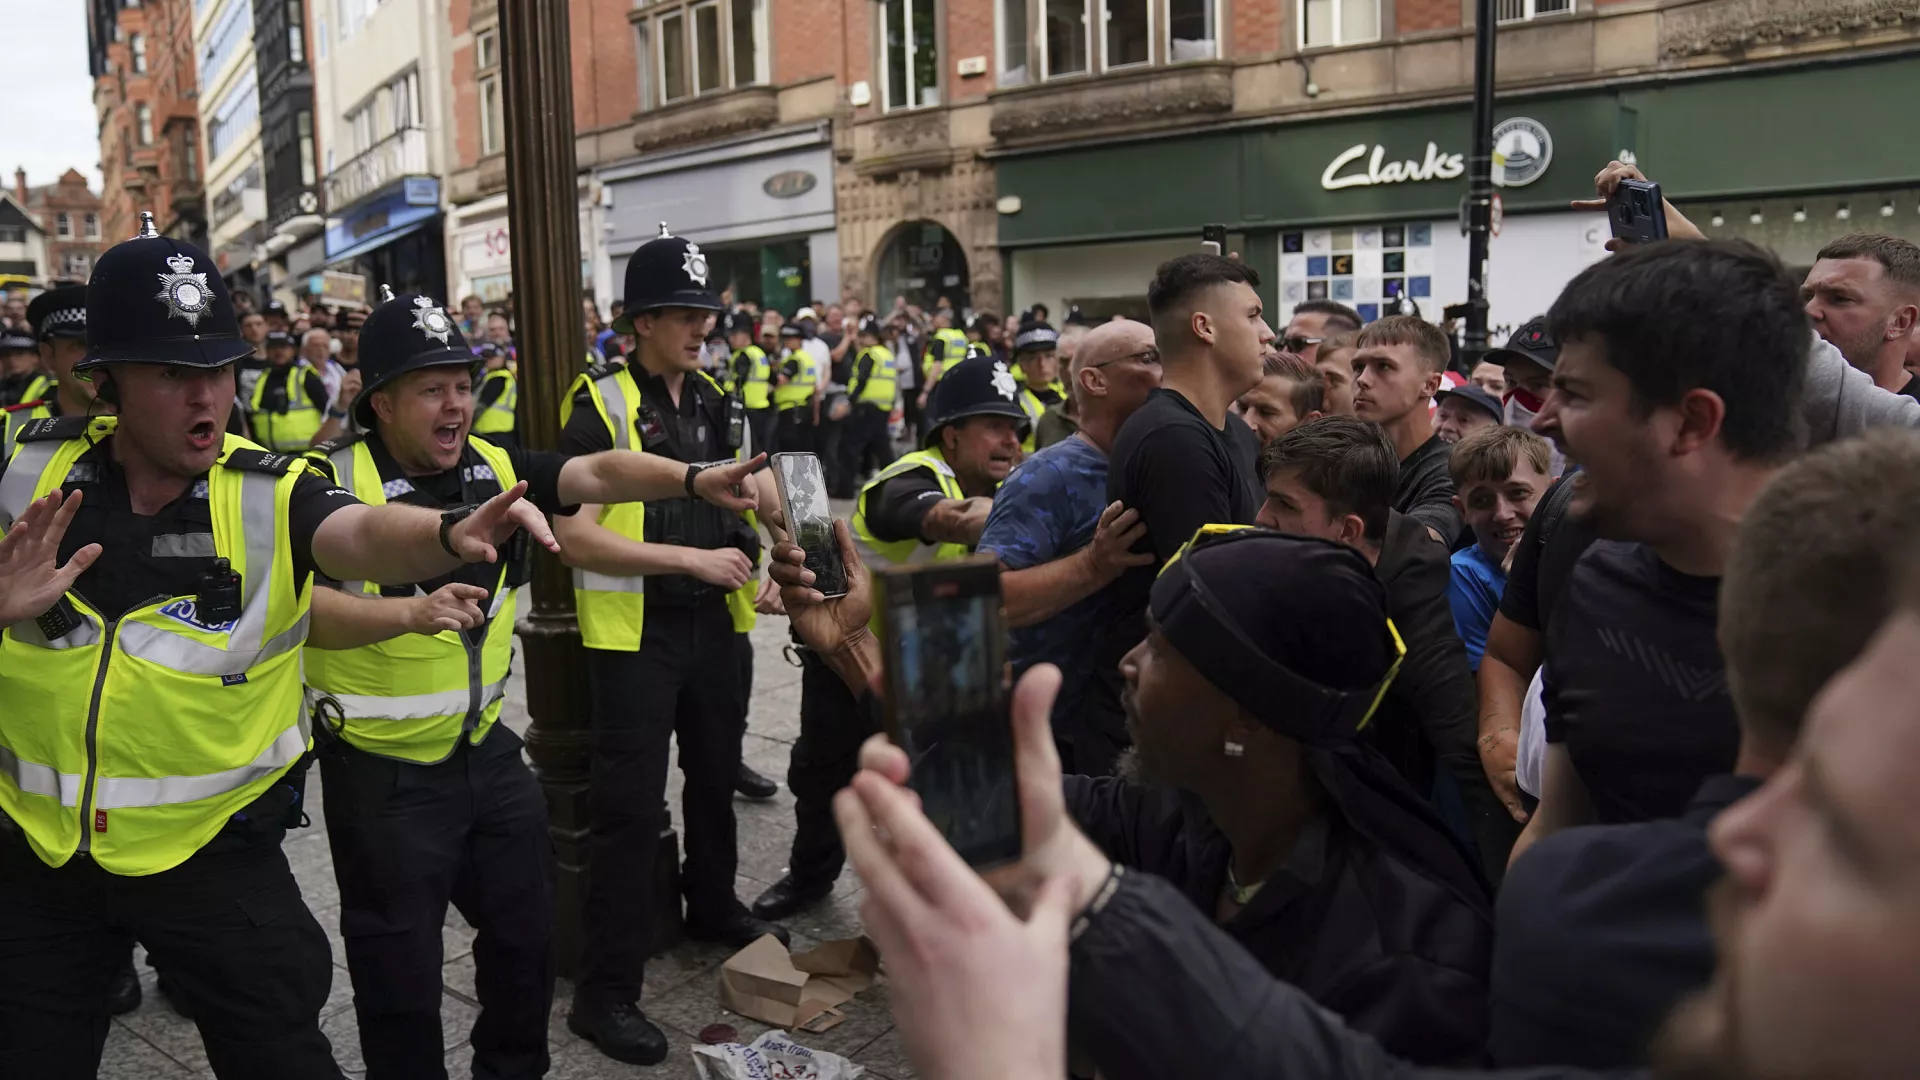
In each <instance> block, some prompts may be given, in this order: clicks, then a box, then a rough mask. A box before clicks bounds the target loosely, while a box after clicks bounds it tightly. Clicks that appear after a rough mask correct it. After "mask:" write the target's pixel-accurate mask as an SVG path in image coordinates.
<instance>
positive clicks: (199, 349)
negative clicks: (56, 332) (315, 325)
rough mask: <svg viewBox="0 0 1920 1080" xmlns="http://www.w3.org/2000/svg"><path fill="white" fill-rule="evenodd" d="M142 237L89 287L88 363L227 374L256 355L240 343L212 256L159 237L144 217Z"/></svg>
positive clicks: (106, 257) (112, 253) (119, 249)
mask: <svg viewBox="0 0 1920 1080" xmlns="http://www.w3.org/2000/svg"><path fill="white" fill-rule="evenodd" d="M140 219H141V229H140V235H139V236H136V237H134V238H133V239H131V240H125V241H122V242H121V243H118V244H115V245H114V246H112V247H110V248H108V249H107V250H106V252H105V253H104V254H102V255H101V256H100V259H99V261H98V262H96V263H94V266H93V280H91V281H89V282H88V283H87V355H86V357H85V358H84V359H82V360H81V361H80V362H79V363H78V364H75V365H74V367H73V369H74V370H75V371H76V372H84V371H89V370H92V369H93V368H95V367H98V366H100V365H102V364H124V363H142V364H172V365H177V366H180V367H196V368H217V367H225V366H226V365H228V364H231V363H233V362H234V361H235V360H238V359H240V358H241V357H243V356H246V355H248V354H250V353H252V352H253V346H252V345H249V344H247V342H246V340H245V339H243V338H242V337H241V336H240V321H239V319H238V318H236V317H235V316H234V313H233V297H232V296H231V295H230V294H229V293H228V292H227V283H226V281H225V279H223V278H221V276H220V271H219V269H218V268H217V267H216V266H215V265H214V262H213V260H212V259H211V258H209V257H208V256H207V253H206V252H204V251H201V250H200V249H199V248H197V247H195V246H193V245H192V244H189V243H187V242H186V241H184V240H176V239H174V238H173V237H171V236H161V235H160V232H159V230H158V229H155V228H154V226H153V215H152V214H149V213H146V212H144V211H143V212H142V213H141V214H140Z"/></svg>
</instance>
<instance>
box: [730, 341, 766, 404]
mask: <svg viewBox="0 0 1920 1080" xmlns="http://www.w3.org/2000/svg"><path fill="white" fill-rule="evenodd" d="M742 355H744V356H745V357H746V358H747V377H746V380H745V381H744V382H742V383H741V384H740V385H738V386H735V385H733V368H729V369H728V373H727V374H728V379H727V382H728V385H727V389H728V390H729V391H733V390H737V391H739V392H740V403H741V404H742V405H745V406H746V407H747V408H749V409H764V408H767V407H768V406H769V405H771V404H772V399H771V398H769V397H768V396H767V395H768V393H769V392H770V390H771V389H772V387H771V385H770V384H771V382H772V380H773V362H772V361H771V360H768V359H767V353H766V350H764V349H762V348H761V347H760V346H758V345H749V346H747V347H746V348H744V349H741V350H739V351H738V352H736V353H734V354H733V363H734V366H735V367H737V366H738V365H739V363H740V358H741V356H742Z"/></svg>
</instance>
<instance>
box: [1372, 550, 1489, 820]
mask: <svg viewBox="0 0 1920 1080" xmlns="http://www.w3.org/2000/svg"><path fill="white" fill-rule="evenodd" d="M1373 574H1374V576H1375V577H1377V578H1379V579H1380V584H1381V585H1382V586H1384V587H1385V588H1386V590H1387V615H1388V617H1389V618H1391V619H1392V620H1393V624H1394V626H1395V627H1397V628H1398V629H1399V631H1400V637H1401V639H1402V640H1403V641H1405V642H1406V646H1407V658H1406V659H1405V660H1403V661H1402V662H1401V664H1400V674H1399V675H1398V676H1396V677H1395V678H1394V680H1393V685H1392V686H1391V687H1389V688H1388V690H1387V697H1386V700H1385V701H1383V702H1381V705H1380V711H1379V713H1378V714H1376V716H1375V717H1374V721H1373V723H1372V724H1371V725H1369V726H1370V727H1372V728H1373V729H1374V733H1373V735H1372V740H1373V744H1374V746H1375V747H1376V748H1377V749H1379V751H1380V752H1381V753H1382V754H1385V755H1386V757H1387V760H1388V761H1391V762H1392V763H1393V765H1394V767H1395V768H1397V769H1399V770H1400V773H1401V775H1402V776H1405V777H1406V778H1407V782H1408V783H1409V784H1412V785H1413V787H1414V790H1416V791H1421V792H1425V791H1426V790H1427V785H1428V784H1430V783H1431V782H1432V772H1433V764H1434V761H1435V759H1436V758H1437V759H1438V760H1439V761H1440V762H1441V763H1443V764H1445V765H1446V767H1447V769H1448V771H1450V772H1452V773H1453V776H1454V779H1455V780H1457V781H1461V782H1463V783H1474V782H1478V783H1482V784H1484V783H1485V781H1486V776H1485V774H1484V773H1483V772H1482V771H1481V768H1480V751H1479V749H1478V748H1477V747H1476V745H1475V742H1476V740H1477V738H1478V736H1479V730H1480V697H1479V691H1478V689H1477V687H1476V686H1475V684H1474V679H1473V668H1472V667H1470V666H1469V665H1468V663H1467V650H1466V646H1464V645H1462V644H1460V635H1459V634H1458V633H1457V632H1456V631H1455V630H1454V627H1453V608H1452V606H1451V605H1450V604H1449V603H1448V602H1447V583H1448V582H1449V581H1450V580H1451V579H1452V575H1453V569H1452V563H1451V561H1450V556H1449V555H1448V553H1447V549H1446V548H1445V547H1443V546H1442V545H1440V544H1438V543H1435V542H1434V539H1433V537H1431V536H1429V535H1427V526H1426V525H1425V524H1423V523H1422V522H1421V521H1420V519H1418V518H1416V517H1413V516H1412V515H1409V514H1401V513H1398V512H1393V513H1389V514H1388V515H1387V535H1386V537H1385V538H1384V539H1383V540H1382V541H1381V544H1380V559H1379V561H1378V562H1376V563H1375V564H1374V567H1373Z"/></svg>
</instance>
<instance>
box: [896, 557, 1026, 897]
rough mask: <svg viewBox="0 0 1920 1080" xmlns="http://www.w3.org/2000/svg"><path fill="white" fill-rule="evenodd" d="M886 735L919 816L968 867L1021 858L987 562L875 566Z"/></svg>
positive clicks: (992, 566) (993, 567) (1001, 645)
mask: <svg viewBox="0 0 1920 1080" xmlns="http://www.w3.org/2000/svg"><path fill="white" fill-rule="evenodd" d="M877 581H878V585H879V595H880V640H881V642H882V643H883V644H882V648H883V649H884V651H885V654H886V695H887V698H886V721H887V733H888V735H889V736H890V737H891V738H892V739H893V741H894V742H895V743H896V744H897V745H899V746H900V748H901V749H903V750H905V751H906V752H907V757H908V759H909V760H910V761H911V762H912V765H913V771H912V774H911V779H910V781H909V783H910V784H911V786H912V787H913V790H914V791H915V792H917V793H918V794H919V796H920V805H921V808H922V809H923V810H925V811H926V814H927V818H928V819H929V820H930V821H932V822H933V823H934V825H935V826H937V827H938V828H939V829H940V833H941V835H943V836H945V837H946V838H947V842H948V843H950V844H952V845H953V847H954V850H955V851H958V852H959V853H960V855H961V857H962V858H964V859H966V860H967V862H968V863H969V864H970V865H972V866H974V867H976V868H985V867H988V866H992V865H995V864H997V863H1002V862H1008V861H1011V860H1013V859H1017V858H1019V857H1020V802H1019V796H1018V793H1017V791H1016V789H1015V781H1014V767H1013V720H1012V717H1011V715H1010V714H1009V713H1008V711H1007V710H1008V700H1009V692H1008V689H1007V684H1006V654H1007V632H1006V625H1005V623H1004V622H1003V620H1002V617H1001V611H1000V566H999V563H998V562H997V561H996V560H994V559H993V558H991V557H986V558H974V559H962V560H955V561H950V562H939V563H929V564H923V565H920V566H909V567H900V568H895V569H887V570H882V571H880V573H879V574H878V575H877Z"/></svg>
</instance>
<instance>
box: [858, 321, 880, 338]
mask: <svg viewBox="0 0 1920 1080" xmlns="http://www.w3.org/2000/svg"><path fill="white" fill-rule="evenodd" d="M880 330H881V323H880V320H879V319H876V318H874V317H873V316H871V315H862V316H860V325H859V326H858V327H856V328H855V329H854V333H856V334H865V335H867V336H868V337H870V338H873V339H874V340H875V341H878V340H879V339H880Z"/></svg>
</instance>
